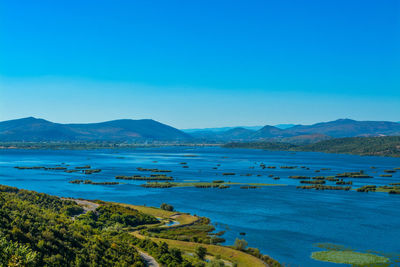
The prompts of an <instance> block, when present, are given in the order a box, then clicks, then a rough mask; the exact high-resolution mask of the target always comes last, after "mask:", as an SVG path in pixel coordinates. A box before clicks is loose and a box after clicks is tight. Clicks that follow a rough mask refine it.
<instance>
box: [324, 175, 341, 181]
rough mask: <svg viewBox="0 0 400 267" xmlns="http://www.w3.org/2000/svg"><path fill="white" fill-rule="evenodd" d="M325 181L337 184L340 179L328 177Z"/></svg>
mask: <svg viewBox="0 0 400 267" xmlns="http://www.w3.org/2000/svg"><path fill="white" fill-rule="evenodd" d="M325 180H327V181H330V182H337V181H339V178H335V176H328V177H326V178H325Z"/></svg>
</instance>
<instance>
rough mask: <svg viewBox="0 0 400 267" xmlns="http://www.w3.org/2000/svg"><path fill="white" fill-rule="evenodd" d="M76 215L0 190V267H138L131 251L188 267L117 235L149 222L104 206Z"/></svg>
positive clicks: (169, 253) (63, 205)
mask: <svg viewBox="0 0 400 267" xmlns="http://www.w3.org/2000/svg"><path fill="white" fill-rule="evenodd" d="M82 212H83V209H82V207H81V206H79V205H77V204H76V203H75V202H73V201H68V200H62V199H60V198H58V197H55V196H50V195H46V194H42V193H36V192H33V191H27V190H19V189H17V188H13V187H8V186H3V185H0V266H136V267H139V266H143V267H144V266H145V263H144V261H143V259H142V258H141V257H140V256H139V253H138V251H137V250H136V248H135V246H134V245H136V246H138V247H146V248H147V251H149V252H151V254H152V255H153V256H155V257H156V258H157V259H158V260H159V262H160V263H162V264H165V265H166V266H191V264H190V263H189V262H186V261H185V260H184V259H182V257H181V256H180V251H178V250H176V249H169V248H168V245H166V244H164V245H163V244H162V245H158V244H156V243H154V242H152V241H150V240H139V239H137V238H135V237H134V236H132V235H131V234H129V232H128V231H124V230H123V229H125V228H129V227H135V226H138V225H144V224H153V223H157V222H158V220H157V219H156V218H155V217H153V216H150V215H146V214H143V213H141V212H139V211H137V210H135V209H131V208H128V207H122V206H120V205H113V204H109V203H106V204H102V205H100V206H99V208H98V209H96V211H89V212H88V213H86V214H82ZM78 214H81V215H80V216H76V215H78Z"/></svg>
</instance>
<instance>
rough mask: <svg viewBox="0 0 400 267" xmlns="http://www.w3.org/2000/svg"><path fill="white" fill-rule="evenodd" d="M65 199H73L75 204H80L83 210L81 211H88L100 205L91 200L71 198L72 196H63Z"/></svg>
mask: <svg viewBox="0 0 400 267" xmlns="http://www.w3.org/2000/svg"><path fill="white" fill-rule="evenodd" d="M64 199H65V200H72V201H75V202H76V204H78V205H79V206H81V207H82V208H83V210H84V212H83V213H86V212H89V211H95V210H96V209H97V208H98V207H99V206H100V205H99V204H97V203H94V202H91V201H87V200H81V199H73V198H64Z"/></svg>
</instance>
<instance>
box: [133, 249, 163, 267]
mask: <svg viewBox="0 0 400 267" xmlns="http://www.w3.org/2000/svg"><path fill="white" fill-rule="evenodd" d="M135 248H136V250H137V251H138V252H139V255H140V257H142V259H143V260H144V261H145V263H146V266H148V267H160V265H159V264H158V263H157V262H156V260H155V259H154V258H153V257H152V256H150V255H149V254H147V253H146V252H144V251H142V250H140V249H139V248H137V247H135Z"/></svg>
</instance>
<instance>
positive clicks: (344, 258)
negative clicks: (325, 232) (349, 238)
mask: <svg viewBox="0 0 400 267" xmlns="http://www.w3.org/2000/svg"><path fill="white" fill-rule="evenodd" d="M311 258H313V259H314V260H318V261H326V262H332V263H342V264H351V265H353V266H354V265H355V266H366V265H372V264H383V263H388V262H389V259H388V258H386V257H383V256H378V255H375V254H370V253H360V252H354V251H335V250H331V251H318V252H313V253H312V254H311Z"/></svg>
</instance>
